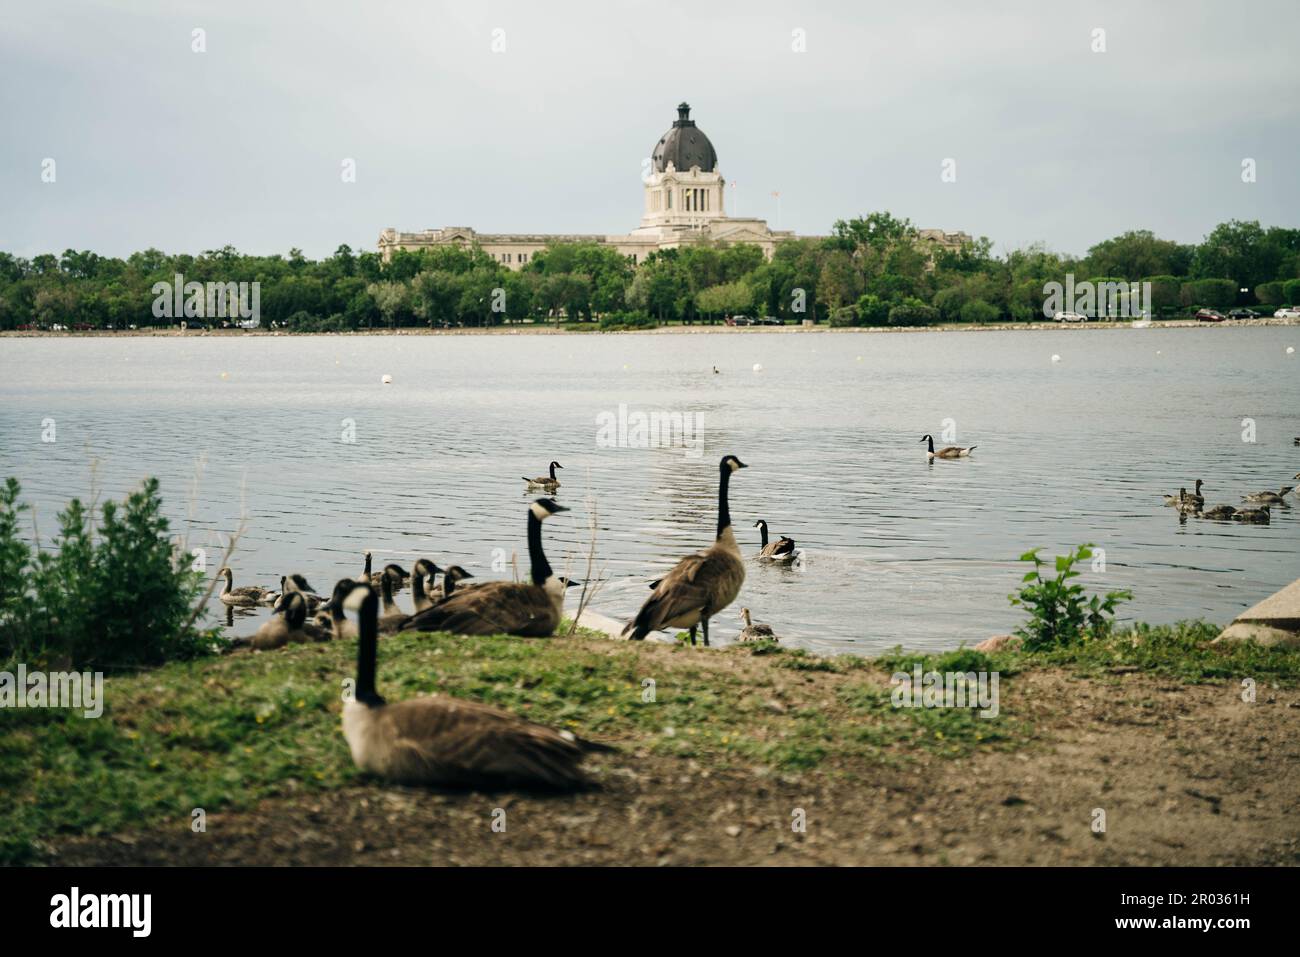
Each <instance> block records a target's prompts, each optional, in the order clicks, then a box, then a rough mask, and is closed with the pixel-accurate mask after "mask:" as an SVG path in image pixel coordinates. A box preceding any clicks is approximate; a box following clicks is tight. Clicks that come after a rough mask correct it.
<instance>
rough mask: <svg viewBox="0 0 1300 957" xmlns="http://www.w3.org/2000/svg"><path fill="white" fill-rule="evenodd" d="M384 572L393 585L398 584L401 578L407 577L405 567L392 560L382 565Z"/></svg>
mask: <svg viewBox="0 0 1300 957" xmlns="http://www.w3.org/2000/svg"><path fill="white" fill-rule="evenodd" d="M384 574H385V575H386V576H388V578H389V580H390V581H392V583H393V584H394V585H396V584H399V583H400V582H401V581H402V579H403V578H406V577H407V573H406V569H405V568H403V567H402V566H401V565H398V564H396V563H392V562H390V563H389V564H387V565H385V566H384Z"/></svg>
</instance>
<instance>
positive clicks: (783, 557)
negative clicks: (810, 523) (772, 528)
mask: <svg viewBox="0 0 1300 957" xmlns="http://www.w3.org/2000/svg"><path fill="white" fill-rule="evenodd" d="M754 527H755V528H756V529H758V534H759V535H760V536H761V537H762V539H763V541H762V544H761V545H760V546H759V549H758V557H759V558H766V559H771V560H772V561H776V562H788V561H790V560H791V559H792V558H794V539H793V538H786V537H785V536H784V535H782V536H781V537H780V538H778V539H777V540H776V541H774V542H772V543H771V544H768V541H767V522H765V521H763V519H761V518H760V519H759V520H758V521H757V522H755V523H754Z"/></svg>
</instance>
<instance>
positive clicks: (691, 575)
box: [623, 455, 747, 648]
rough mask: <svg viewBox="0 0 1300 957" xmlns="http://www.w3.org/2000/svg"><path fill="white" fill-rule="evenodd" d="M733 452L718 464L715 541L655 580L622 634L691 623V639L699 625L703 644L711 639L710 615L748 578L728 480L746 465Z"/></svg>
mask: <svg viewBox="0 0 1300 957" xmlns="http://www.w3.org/2000/svg"><path fill="white" fill-rule="evenodd" d="M746 467H747V466H746V465H745V463H744V462H742V461H740V459H738V458H736V457H735V456H734V455H728V456H726V457H725V458H724V459H723V460H722V461H721V462H720V463H719V465H718V471H719V478H718V533H717V535H716V536H715V537H714V540H713V544H712V545H710V546H709V547H708V548H706V549H705V550H704V551H702V552H696V553H695V554H694V555H689V556H687V557H686V558H683V559H682V560H681V561H680V562H678V563H677V564H676V565H675V566H674V567H673V570H672V571H670V572H669V573H668V574H667V575H665V576H664V577H663V578H661V579H659V583H658V584H657V585H656V586H655V589H654V591H653V592H651V594H650V597H649V598H647V599H646V601H645V604H644V605H642V606H641V610H640V611H639V612H637V616H636V618H635V619H633V620H632V621H630V622H628V624H627V627H626V628H624V629H623V635H624V637H630V638H631V640H632V641H642V640H644V638H645V636H646V635H648V634H649V633H650V632H652V631H659V630H660V629H662V628H689V629H690V630H691V644H692V645H693V644H695V629H696V627H697V626H701V625H702V626H703V630H704V646H705V647H706V648H707V647H708V645H709V619H710V618H711V617H713V616H714V615H716V614H717V613H718V612H720V611H722V609H724V608H726V607H727V606H728V605H730V604H731V603H732V602H733V601H735V599H736V595H738V594H739V593H740V586H741V585H743V584H744V583H745V563H744V562H743V561H741V557H740V546H739V545H737V544H736V534H735V532H733V531H732V529H731V509H730V506H729V504H728V502H727V486H728V485H729V484H730V482H731V473H732V472H734V471H736V470H737V469H743V468H746Z"/></svg>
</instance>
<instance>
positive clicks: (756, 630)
mask: <svg viewBox="0 0 1300 957" xmlns="http://www.w3.org/2000/svg"><path fill="white" fill-rule="evenodd" d="M740 618H741V620H742V621H743V622H744V623H745V627H744V628H742V629H741V630H740V640H741V641H780V640H781V639H780V638H778V637H777V636H776V632H774V631H772V626H771V625H765V624H763V623H762V622H759V623H758V624H754V623H753V622H752V621H750V619H749V609H748V608H742V609H740Z"/></svg>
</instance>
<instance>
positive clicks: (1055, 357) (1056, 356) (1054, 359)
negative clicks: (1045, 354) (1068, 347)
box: [1052, 353, 1061, 362]
mask: <svg viewBox="0 0 1300 957" xmlns="http://www.w3.org/2000/svg"><path fill="white" fill-rule="evenodd" d="M1052 361H1053V362H1060V361H1061V357H1060V356H1058V355H1056V354H1055V353H1053V355H1052Z"/></svg>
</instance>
